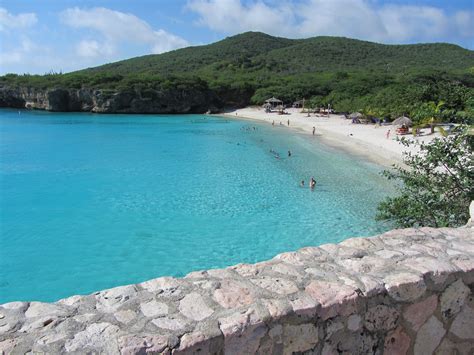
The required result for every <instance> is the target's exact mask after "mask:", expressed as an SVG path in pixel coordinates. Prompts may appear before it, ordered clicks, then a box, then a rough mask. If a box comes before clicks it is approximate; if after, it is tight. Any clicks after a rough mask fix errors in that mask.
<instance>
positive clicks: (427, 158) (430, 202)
mask: <svg viewBox="0 0 474 355" xmlns="http://www.w3.org/2000/svg"><path fill="white" fill-rule="evenodd" d="M402 143H403V144H404V145H405V146H410V145H412V144H417V143H414V142H413V141H409V140H405V139H403V140H402ZM473 148H474V136H473V135H472V132H471V133H470V132H469V130H468V129H467V127H466V126H460V127H457V128H456V129H455V131H454V134H452V135H450V136H447V137H441V138H435V139H434V140H433V141H432V142H430V143H428V144H423V143H421V144H420V152H419V153H418V154H411V153H405V156H404V163H405V164H406V165H407V166H408V167H407V168H405V167H401V166H394V170H390V171H389V170H386V171H384V173H383V174H384V175H385V176H386V177H387V178H388V179H391V180H398V181H400V182H401V184H400V185H399V192H398V195H396V196H395V197H388V198H386V199H385V200H384V201H382V202H381V203H380V205H379V207H378V214H377V219H378V220H389V221H392V222H394V223H395V224H396V225H397V226H399V227H419V226H429V227H458V226H461V225H464V224H466V223H467V221H468V219H469V204H470V202H471V201H472V200H473V199H474V161H473Z"/></svg>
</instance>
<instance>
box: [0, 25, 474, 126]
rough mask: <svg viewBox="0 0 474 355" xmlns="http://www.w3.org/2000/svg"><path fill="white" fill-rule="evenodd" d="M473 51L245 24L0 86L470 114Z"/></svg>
mask: <svg viewBox="0 0 474 355" xmlns="http://www.w3.org/2000/svg"><path fill="white" fill-rule="evenodd" d="M473 68H474V52H473V51H470V50H467V49H464V48H461V47H459V46H455V45H451V44H443V43H435V44H419V45H383V44H377V43H370V42H365V41H358V40H353V39H348V38H338V37H315V38H309V39H298V40H292V39H285V38H279V37H272V36H269V35H266V34H263V33H258V32H247V33H243V34H240V35H237V36H233V37H229V38H226V39H224V40H222V41H219V42H216V43H213V44H210V45H205V46H196V47H188V48H183V49H179V50H175V51H171V52H168V53H163V54H159V55H146V56H142V57H137V58H132V59H128V60H123V61H119V62H116V63H110V64H106V65H102V66H99V67H95V68H88V69H84V70H80V71H77V72H73V73H67V74H56V73H49V74H47V75H15V74H7V75H5V76H2V77H0V86H2V85H8V86H21V87H30V88H38V89H46V88H52V87H66V88H74V89H80V88H93V89H107V90H134V89H140V90H143V89H154V90H160V89H165V88H167V87H168V88H169V87H183V86H188V85H190V86H192V87H203V86H204V87H206V88H208V89H209V90H211V91H213V92H214V93H215V95H216V96H217V97H218V98H219V99H220V100H221V102H222V105H224V106H225V105H234V104H239V105H245V104H249V103H252V104H258V105H260V104H262V103H263V102H264V100H265V99H267V98H268V97H269V96H277V97H279V98H280V99H282V100H284V102H285V103H286V104H291V103H292V102H293V101H295V100H300V99H303V98H305V99H306V100H307V102H308V105H311V106H313V107H315V106H320V105H325V106H326V105H327V104H331V107H333V108H334V109H335V110H337V111H340V112H353V111H361V112H369V111H370V112H374V113H376V114H377V115H378V116H381V117H387V118H396V117H398V116H400V115H403V114H405V115H408V116H410V117H412V118H413V117H416V119H415V121H417V123H418V121H419V122H421V121H422V120H424V119H426V118H428V116H427V115H426V112H425V113H424V112H423V109H424V107H423V104H427V103H429V102H436V103H438V102H440V101H443V102H444V106H443V109H442V112H441V113H440V117H439V119H442V120H445V121H451V122H458V123H462V122H464V123H471V124H472V123H474V99H473V98H474V72H473Z"/></svg>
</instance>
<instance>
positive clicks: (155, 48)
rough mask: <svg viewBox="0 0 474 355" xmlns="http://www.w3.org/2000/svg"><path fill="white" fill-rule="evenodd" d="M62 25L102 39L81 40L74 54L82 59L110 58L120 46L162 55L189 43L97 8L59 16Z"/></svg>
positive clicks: (118, 13)
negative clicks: (139, 46) (146, 48)
mask: <svg viewBox="0 0 474 355" xmlns="http://www.w3.org/2000/svg"><path fill="white" fill-rule="evenodd" d="M61 21H62V22H63V23H65V24H67V25H69V26H71V27H73V28H78V29H89V30H93V31H96V32H98V33H100V34H101V35H102V38H101V40H100V42H99V41H98V40H97V39H94V40H89V39H84V40H82V41H80V42H79V43H78V44H77V47H76V50H77V52H78V54H80V55H81V56H83V57H90V58H91V57H98V56H101V55H112V54H113V53H115V52H116V51H117V47H118V45H119V44H121V43H129V44H144V45H148V46H149V48H150V51H152V52H153V53H162V52H165V51H169V50H172V49H176V48H181V47H185V46H187V45H188V44H189V43H188V42H187V41H186V40H185V39H183V38H181V37H178V36H176V35H173V34H171V33H168V32H166V31H164V30H162V29H159V30H157V31H155V30H154V29H153V28H152V27H151V26H150V25H149V24H148V23H147V22H146V21H143V20H142V19H140V18H138V17H136V16H135V15H132V14H127V13H123V12H119V11H114V10H110V9H106V8H103V7H96V8H92V9H80V8H77V7H75V8H70V9H67V10H65V11H63V12H62V13H61Z"/></svg>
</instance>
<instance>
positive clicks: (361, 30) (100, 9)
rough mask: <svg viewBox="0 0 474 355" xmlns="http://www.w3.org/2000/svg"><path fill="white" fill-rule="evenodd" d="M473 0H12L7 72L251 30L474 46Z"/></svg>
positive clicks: (2, 21) (0, 15)
mask: <svg viewBox="0 0 474 355" xmlns="http://www.w3.org/2000/svg"><path fill="white" fill-rule="evenodd" d="M473 24H474V1H473V0H453V1H441V0H433V1H429V0H134V1H131V0H127V1H125V0H94V1H91V0H80V1H79V0H41V1H39V0H2V1H0V73H1V74H4V73H10V72H11V73H39V74H43V73H46V72H50V71H56V72H58V71H63V72H68V71H73V70H77V69H81V68H85V67H90V66H95V65H99V64H104V63H108V62H112V61H117V60H120V59H125V58H130V57H135V56H139V55H144V54H150V53H162V52H165V51H169V50H173V49H176V48H181V47H185V46H189V45H200V44H206V43H211V42H215V41H217V40H220V39H222V38H225V37H227V36H230V35H233V34H236V33H241V32H245V31H251V30H253V31H262V32H266V33H269V34H272V35H277V36H282V37H289V38H306V37H312V36H318V35H332V36H345V37H351V38H359V39H364V40H369V41H375V42H381V43H388V44H394V43H419V42H450V43H456V44H459V45H461V46H463V47H465V48H469V49H474V25H473Z"/></svg>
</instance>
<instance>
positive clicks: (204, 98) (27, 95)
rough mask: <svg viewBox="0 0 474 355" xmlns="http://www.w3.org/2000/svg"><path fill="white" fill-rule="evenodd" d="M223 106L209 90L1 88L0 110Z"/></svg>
mask: <svg viewBox="0 0 474 355" xmlns="http://www.w3.org/2000/svg"><path fill="white" fill-rule="evenodd" d="M223 106H224V102H223V101H222V99H220V98H219V97H218V96H217V95H216V94H215V93H214V92H213V91H211V90H202V89H197V88H196V89H195V88H178V87H174V88H169V89H161V90H155V89H128V90H96V89H84V88H83V89H65V88H53V89H36V88H30V87H8V86H3V87H0V107H12V108H31V109H39V110H47V111H56V112H68V111H75V112H96V113H203V112H206V111H209V110H210V111H212V112H215V111H218V110H219V109H221V108H222V107H223Z"/></svg>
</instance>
